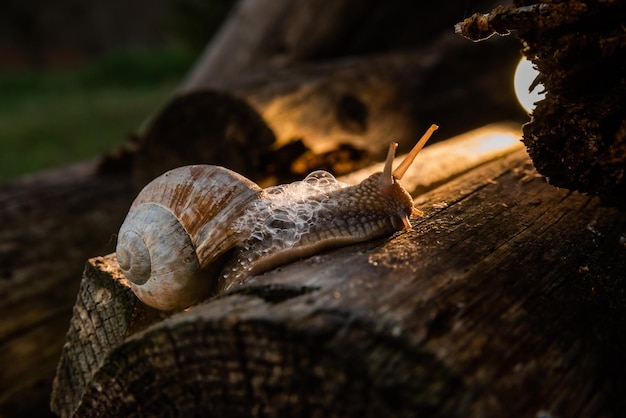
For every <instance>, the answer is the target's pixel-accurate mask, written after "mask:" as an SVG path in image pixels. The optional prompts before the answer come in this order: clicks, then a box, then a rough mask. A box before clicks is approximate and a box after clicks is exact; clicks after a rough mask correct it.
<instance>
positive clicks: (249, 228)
mask: <svg viewBox="0 0 626 418" xmlns="http://www.w3.org/2000/svg"><path fill="white" fill-rule="evenodd" d="M435 129H437V127H436V125H433V126H431V128H430V129H429V131H427V133H426V134H425V135H424V136H423V137H422V139H420V141H419V142H418V143H417V144H416V146H415V147H414V148H413V150H412V151H411V152H410V153H409V155H408V156H407V157H406V158H405V160H404V161H403V162H402V163H401V164H400V165H399V166H398V167H397V168H396V169H395V171H393V172H392V167H391V166H392V164H393V157H394V156H395V149H396V147H397V144H392V145H391V146H390V148H389V153H388V155H387V161H386V164H385V169H384V171H383V172H382V173H375V174H373V175H371V176H370V177H368V178H367V179H365V180H363V181H362V182H361V183H360V184H357V185H355V186H348V185H347V184H345V183H341V182H338V181H337V180H336V179H335V178H334V177H333V176H332V175H331V174H330V173H327V172H325V171H315V172H313V173H311V174H309V175H308V176H307V177H306V178H305V179H304V180H302V181H298V182H294V183H291V184H286V185H280V186H273V187H268V188H267V189H261V188H260V187H259V186H257V185H256V184H254V183H253V182H252V181H250V180H248V179H246V178H245V177H243V176H241V175H239V174H237V173H235V172H233V171H230V170H228V169H226V168H223V167H217V166H210V165H195V166H187V167H180V168H177V169H174V170H171V171H168V172H167V173H165V174H163V175H162V176H160V177H158V178H156V179H155V180H153V181H152V182H151V183H149V184H148V185H147V186H146V187H145V188H144V189H143V190H142V191H141V192H140V193H139V195H138V196H137V198H136V199H135V201H134V202H133V204H132V205H131V208H130V211H129V213H128V215H127V217H126V220H125V221H124V223H123V224H122V227H121V228H120V232H119V235H118V242H117V249H116V252H117V259H118V262H119V265H120V269H121V270H122V272H123V273H124V275H125V276H126V278H127V279H128V281H129V283H130V287H131V289H132V290H133V292H134V293H135V294H136V295H137V297H138V298H139V299H140V300H142V301H143V302H144V303H146V304H147V305H150V306H152V307H155V308H157V309H161V310H181V309H185V308H187V307H189V306H191V305H193V304H195V303H197V302H199V301H201V300H204V299H206V298H208V297H209V296H211V295H212V294H216V293H219V292H224V291H227V290H229V289H231V288H233V287H234V286H237V285H239V284H241V283H242V282H243V281H244V280H245V279H246V278H247V277H249V276H251V275H256V274H260V273H263V272H265V271H267V270H269V269H271V268H274V267H276V266H278V265H281V264H284V263H287V262H290V261H293V260H295V259H298V258H301V257H306V256H309V255H312V254H314V253H316V252H319V251H321V250H324V249H327V248H331V247H338V246H341V245H347V244H352V243H357V242H363V241H367V240H370V239H373V238H377V237H380V236H383V235H386V234H390V233H392V232H394V231H398V230H402V229H410V228H411V224H410V222H409V216H411V215H412V214H420V212H419V211H418V210H417V209H415V208H414V207H413V199H412V198H411V196H410V195H409V193H408V192H407V191H406V190H405V189H404V188H403V187H402V186H401V185H400V183H399V179H400V178H402V176H403V175H404V173H405V172H406V170H407V168H408V167H409V166H410V164H411V163H412V161H413V160H414V158H415V156H416V155H417V153H418V152H419V150H420V149H421V147H422V146H423V145H424V143H425V142H426V140H427V139H428V137H430V134H432V132H433V131H434V130H435Z"/></svg>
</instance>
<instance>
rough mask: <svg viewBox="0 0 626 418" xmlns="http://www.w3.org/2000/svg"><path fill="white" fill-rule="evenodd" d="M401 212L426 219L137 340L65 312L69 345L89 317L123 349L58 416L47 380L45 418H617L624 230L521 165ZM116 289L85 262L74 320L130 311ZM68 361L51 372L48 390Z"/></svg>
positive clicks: (611, 212)
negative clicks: (115, 309)
mask: <svg viewBox="0 0 626 418" xmlns="http://www.w3.org/2000/svg"><path fill="white" fill-rule="evenodd" d="M417 205H418V206H419V207H420V208H422V209H423V210H424V212H425V217H424V218H422V219H414V224H415V226H414V229H413V231H408V232H403V233H399V234H396V235H395V236H393V237H392V238H390V239H381V240H378V241H375V242H370V243H365V244H360V245H356V246H351V247H349V248H343V249H339V250H335V251H331V252H327V253H324V254H320V255H318V256H314V257H311V258H308V259H306V260H302V261H300V262H296V263H292V264H290V265H288V266H284V267H282V268H279V269H277V270H275V271H272V272H269V273H266V274H264V275H262V276H257V277H254V278H251V279H250V280H249V281H248V282H247V283H246V284H245V285H244V286H243V287H241V288H239V289H237V290H235V291H233V292H230V293H228V294H226V295H223V296H222V297H219V298H217V299H213V300H210V301H208V302H206V303H204V304H201V305H199V306H196V307H193V308H191V309H190V310H189V311H187V312H183V313H180V314H176V315H174V316H172V317H170V318H167V319H163V320H158V319H155V322H154V324H153V325H151V326H150V327H148V328H147V329H143V330H140V331H139V332H136V333H133V332H132V331H130V332H129V331H127V330H128V326H127V324H128V323H129V322H130V321H131V320H132V314H131V312H130V311H125V314H124V315H121V316H113V317H111V316H110V315H107V314H106V310H107V306H108V305H107V304H106V303H103V304H100V303H97V304H95V305H94V306H95V308H96V309H94V310H91V311H90V312H89V315H88V316H85V315H83V314H79V313H81V312H83V311H82V310H80V309H77V310H76V311H75V312H76V313H75V315H74V318H73V320H72V324H73V325H72V328H71V332H70V335H69V338H70V339H72V338H76V336H81V335H84V333H81V332H80V330H81V329H84V328H85V327H87V326H89V323H90V322H91V321H94V320H97V319H98V318H101V317H102V318H111V320H112V321H113V322H112V324H115V325H116V326H117V327H118V328H117V330H118V331H124V332H123V333H122V334H124V333H128V334H132V335H131V336H129V337H128V338H126V339H124V340H123V341H121V340H120V338H116V339H114V340H107V341H102V340H99V341H97V344H101V345H103V346H104V349H100V350H94V351H93V352H94V353H98V354H100V355H101V356H103V357H98V358H97V359H96V360H95V361H96V362H97V363H98V364H102V366H101V367H99V368H97V370H96V371H95V373H91V376H92V378H91V379H88V380H89V381H88V382H87V383H86V384H85V385H84V388H85V390H84V392H83V393H82V394H80V395H79V397H80V402H78V403H73V404H70V403H63V400H64V399H66V398H67V396H68V393H69V392H71V391H70V390H69V387H67V386H65V385H66V384H67V382H66V381H64V380H63V379H59V380H58V381H57V386H56V388H55V405H57V406H58V405H62V408H63V409H58V410H57V411H58V412H61V415H63V416H70V415H71V412H72V411H74V408H75V414H76V416H128V415H133V414H137V415H153V414H165V415H168V414H171V415H190V414H205V415H209V414H216V415H220V416H268V415H271V416H294V415H297V416H319V415H322V414H323V415H326V416H415V414H424V415H428V416H539V415H542V416H612V415H619V413H620V411H621V412H624V411H625V410H626V404H625V402H624V399H623V396H622V394H623V393H624V390H625V389H626V388H625V386H626V385H625V384H624V380H623V379H622V376H623V373H624V372H626V362H625V361H624V358H623V356H622V348H623V347H624V343H625V342H626V341H625V337H626V333H625V332H624V329H626V328H625V327H624V318H625V317H626V316H625V315H624V314H625V313H626V312H625V310H626V303H625V302H626V301H625V298H626V281H625V280H624V278H623V274H622V272H623V271H624V268H626V251H625V242H626V216H625V215H624V214H621V213H619V212H618V211H617V210H615V209H611V208H606V207H603V206H601V205H600V204H599V202H598V200H597V199H595V198H591V197H587V196H582V195H580V194H577V193H572V192H568V191H565V190H559V189H555V188H553V187H550V186H549V185H547V184H546V182H545V181H544V180H543V179H542V178H541V176H539V175H538V174H537V173H536V172H535V170H534V169H533V168H532V165H531V163H530V161H529V159H528V157H527V156H526V154H525V153H524V152H523V151H517V152H513V153H512V154H510V155H509V156H508V157H506V158H503V159H499V160H496V161H494V162H492V163H489V164H487V165H483V166H481V167H479V168H476V169H474V170H472V171H470V172H468V173H467V174H465V175H464V176H462V177H459V178H458V179H456V180H454V181H452V182H450V183H448V184H446V185H444V186H442V187H440V188H437V189H435V190H434V191H432V192H430V193H427V194H425V195H423V196H421V197H420V198H419V199H418V201H417ZM94 278H97V280H94ZM119 278H120V276H119V274H118V273H116V272H115V264H114V259H113V258H111V257H108V258H104V259H94V260H92V261H90V263H89V264H88V267H87V271H86V274H85V277H84V280H83V285H82V288H83V292H81V296H80V297H79V304H78V306H80V304H81V303H85V301H89V300H94V299H95V298H97V297H98V295H100V294H101V292H98V291H94V290H97V289H98V288H108V289H110V288H115V289H117V290H116V292H120V293H122V294H123V293H124V292H126V294H127V295H130V293H129V290H128V289H127V287H126V286H125V285H124V283H123V281H121V280H120V279H119ZM87 288H90V289H91V290H89V291H87V292H85V291H84V289H87ZM131 296H132V295H131ZM129 297H130V296H129ZM131 299H132V297H131ZM107 302H108V303H126V302H125V299H124V298H117V299H114V298H108V299H107ZM131 306H135V305H131ZM99 307H101V308H102V309H99ZM72 333H74V334H75V335H72ZM122 334H119V335H122ZM82 342H83V343H90V340H89V338H87V339H84V338H83V340H82ZM107 344H108V347H106V345H107ZM71 348H72V346H71V345H70V346H69V347H68V348H67V349H66V350H65V354H66V355H67V354H68V353H69V350H70V349H71ZM107 349H108V351H107ZM82 351H85V352H91V351H90V350H82ZM77 360H78V358H76V357H73V358H72V357H69V358H68V357H67V356H65V357H64V360H63V361H62V363H61V367H60V369H59V376H61V377H62V376H64V375H65V374H64V367H66V366H67V364H68V362H70V363H71V362H76V361H77ZM89 361H90V362H92V361H91V360H89ZM100 362H101V363H100Z"/></svg>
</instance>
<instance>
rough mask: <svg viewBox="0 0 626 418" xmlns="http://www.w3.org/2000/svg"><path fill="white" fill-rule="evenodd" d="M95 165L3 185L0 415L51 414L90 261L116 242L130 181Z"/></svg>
mask: <svg viewBox="0 0 626 418" xmlns="http://www.w3.org/2000/svg"><path fill="white" fill-rule="evenodd" d="M96 167H97V164H96V163H95V162H89V163H84V164H83V163H81V164H78V165H75V166H71V167H67V168H64V169H57V170H52V171H48V172H44V173H39V174H38V175H34V176H31V177H28V178H24V179H21V180H18V181H15V182H12V183H8V184H4V185H1V186H0V225H1V227H0V242H1V244H0V266H1V267H0V277H1V278H2V280H0V364H2V367H0V416H3V417H12V416H15V417H18V416H46V414H47V412H48V410H49V407H48V405H49V399H50V390H51V385H52V379H53V377H54V372H55V367H56V363H57V362H58V358H59V356H60V354H61V349H62V346H63V342H64V335H65V333H66V331H67V323H68V321H69V320H70V318H71V316H72V306H73V304H74V302H75V300H76V292H77V291H78V287H79V284H80V280H78V277H79V276H80V274H81V271H82V270H83V268H84V261H85V259H86V258H88V257H91V256H93V255H94V254H107V253H109V252H111V251H113V250H114V249H115V237H114V235H113V233H114V231H115V230H116V228H117V227H118V226H119V225H120V224H121V222H122V220H123V216H124V213H125V212H126V211H127V210H128V206H129V205H130V202H131V201H132V188H131V183H130V179H129V176H128V175H126V176H119V177H111V176H103V175H100V174H98V173H97V170H96Z"/></svg>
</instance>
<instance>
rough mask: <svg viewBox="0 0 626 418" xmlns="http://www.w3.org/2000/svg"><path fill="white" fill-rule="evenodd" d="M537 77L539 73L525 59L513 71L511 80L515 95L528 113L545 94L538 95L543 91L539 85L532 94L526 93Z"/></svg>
mask: <svg viewBox="0 0 626 418" xmlns="http://www.w3.org/2000/svg"><path fill="white" fill-rule="evenodd" d="M538 75H539V72H538V71H537V70H535V69H534V68H533V64H532V62H530V61H528V60H527V59H526V58H522V60H521V61H520V62H519V64H518V65H517V69H516V70H515V78H514V79H513V84H514V86H515V94H516V95H517V100H518V101H519V102H520V104H521V105H522V107H523V108H524V109H526V112H528V113H530V112H532V111H533V109H534V108H535V103H536V102H538V101H539V100H541V99H543V98H544V97H545V94H543V93H539V92H541V91H543V85H541V84H539V85H537V86H535V88H534V89H533V91H532V92H529V91H528V88H529V87H530V85H531V84H532V83H533V81H535V78H536V77H537V76H538Z"/></svg>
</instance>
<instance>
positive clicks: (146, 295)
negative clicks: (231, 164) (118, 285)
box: [116, 165, 261, 310]
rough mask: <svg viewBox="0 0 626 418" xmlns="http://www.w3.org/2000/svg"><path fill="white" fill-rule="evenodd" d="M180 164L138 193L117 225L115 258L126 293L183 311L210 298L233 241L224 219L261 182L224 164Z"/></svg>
mask: <svg viewBox="0 0 626 418" xmlns="http://www.w3.org/2000/svg"><path fill="white" fill-rule="evenodd" d="M207 167H209V166H202V165H197V166H186V167H180V168H177V169H174V170H171V171H168V172H167V173H165V174H163V175H162V176H160V177H158V178H156V179H155V180H153V181H152V182H151V183H149V184H148V185H147V186H146V187H145V188H144V189H143V190H142V191H141V193H140V194H139V195H138V196H137V198H136V199H135V201H134V202H133V204H132V205H131V207H130V211H129V213H128V215H127V217H126V219H125V220H124V223H123V224H122V226H121V228H120V232H119V235H118V242H117V248H116V253H117V260H118V263H119V265H120V268H121V270H122V272H123V273H124V275H125V276H126V278H127V279H128V281H129V282H130V287H131V289H132V290H133V292H134V293H135V294H136V295H137V297H138V298H139V299H141V300H142V301H143V302H144V303H146V304H147V305H150V306H153V307H155V308H158V309H162V310H176V309H184V308H186V307H188V306H190V305H192V304H194V303H196V302H197V301H199V300H201V299H204V298H206V297H207V296H209V295H210V294H211V293H212V291H214V287H215V285H213V286H211V283H212V281H211V280H209V279H208V277H210V276H211V275H214V274H217V271H218V270H219V269H220V267H221V265H222V263H223V258H224V256H225V254H226V253H227V252H228V250H230V249H231V248H233V247H234V246H235V245H236V244H237V243H238V242H239V241H240V240H241V237H239V236H238V235H237V234H236V233H233V232H234V231H232V230H231V229H229V228H224V225H228V224H229V223H231V221H232V219H233V218H236V217H237V216H238V215H239V214H240V213H241V212H242V211H243V208H244V207H245V206H246V205H247V204H248V203H249V202H250V201H251V200H254V199H256V198H257V197H258V195H259V194H260V193H261V188H260V187H259V186H257V185H256V184H254V183H253V182H252V181H250V180H248V179H246V178H245V177H243V176H241V175H239V174H237V173H235V172H233V171H230V170H228V169H225V168H223V167H215V166H210V167H211V168H210V169H209V170H207Z"/></svg>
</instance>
